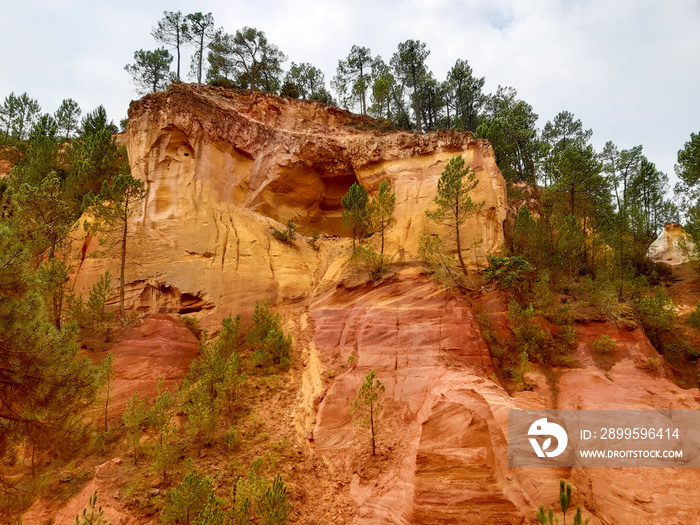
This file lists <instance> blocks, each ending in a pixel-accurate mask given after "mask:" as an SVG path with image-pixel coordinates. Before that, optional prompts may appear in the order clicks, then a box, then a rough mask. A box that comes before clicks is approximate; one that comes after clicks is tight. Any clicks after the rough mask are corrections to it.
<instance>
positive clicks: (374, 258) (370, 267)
mask: <svg viewBox="0 0 700 525" xmlns="http://www.w3.org/2000/svg"><path fill="white" fill-rule="evenodd" d="M353 258H354V259H355V260H356V261H358V262H359V264H360V265H361V266H362V268H363V269H364V270H365V271H366V272H367V273H368V274H369V278H370V279H371V280H372V281H376V280H378V279H379V278H380V277H381V276H382V273H383V272H384V259H383V258H382V256H381V254H380V253H378V252H376V251H374V249H373V248H372V247H371V246H369V245H358V246H357V248H356V249H355V253H354V254H353Z"/></svg>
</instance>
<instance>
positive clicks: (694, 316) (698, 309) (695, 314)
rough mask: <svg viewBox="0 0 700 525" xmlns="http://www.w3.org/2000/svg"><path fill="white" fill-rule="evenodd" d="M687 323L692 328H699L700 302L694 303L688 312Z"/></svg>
mask: <svg viewBox="0 0 700 525" xmlns="http://www.w3.org/2000/svg"><path fill="white" fill-rule="evenodd" d="M688 324H689V325H690V326H692V327H693V328H700V303H698V304H696V305H695V308H693V311H692V312H690V315H689V316H688Z"/></svg>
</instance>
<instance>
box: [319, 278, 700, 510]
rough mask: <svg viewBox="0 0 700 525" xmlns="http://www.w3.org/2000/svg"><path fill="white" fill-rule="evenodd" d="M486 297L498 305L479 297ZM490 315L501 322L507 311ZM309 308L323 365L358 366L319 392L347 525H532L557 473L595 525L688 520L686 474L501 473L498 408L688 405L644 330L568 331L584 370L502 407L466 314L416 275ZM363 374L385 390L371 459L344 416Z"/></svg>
mask: <svg viewBox="0 0 700 525" xmlns="http://www.w3.org/2000/svg"><path fill="white" fill-rule="evenodd" d="M489 300H490V301H491V304H492V305H494V304H498V302H499V301H494V300H493V299H492V298H485V299H484V300H483V301H489ZM483 301H482V302H481V303H480V306H483V305H484V302H483ZM500 302H501V303H502V304H503V305H504V308H505V304H506V303H505V301H500ZM492 309H493V310H494V311H493V312H492V315H494V316H496V317H497V316H499V315H501V316H503V317H505V315H506V312H505V310H503V311H502V312H500V313H499V312H498V311H497V309H494V308H492ZM310 312H311V317H312V319H313V322H314V333H315V344H316V346H317V348H318V350H319V352H320V354H321V359H322V361H323V362H324V364H325V366H326V367H328V368H333V367H334V366H335V367H336V369H337V364H338V363H341V362H342V363H345V362H346V361H347V358H348V356H350V355H354V356H355V359H356V360H355V364H354V365H352V366H348V367H347V371H346V372H344V373H342V374H341V375H340V376H338V378H337V379H335V380H334V381H333V383H332V385H331V386H330V388H329V389H328V391H327V393H326V395H325V397H324V398H323V402H322V403H321V405H320V407H319V411H318V416H317V420H316V426H315V428H314V441H315V443H316V445H317V447H318V448H319V450H320V451H321V452H322V453H323V454H324V455H326V456H327V457H328V459H329V460H330V461H331V462H332V464H333V465H334V466H335V467H336V468H337V469H339V470H340V471H343V472H346V473H347V474H348V475H350V476H352V483H351V485H350V489H349V491H348V496H349V497H350V498H352V500H353V502H354V504H355V505H357V512H356V517H355V519H354V521H353V523H356V524H378V523H396V524H408V523H415V524H418V523H420V524H444V523H467V524H482V523H489V524H496V523H500V524H513V523H533V522H534V521H533V517H534V509H535V508H536V506H538V505H539V504H546V505H549V506H554V507H555V508H557V507H558V502H557V499H556V498H557V495H558V479H559V478H560V477H565V478H567V479H570V480H572V482H573V483H574V484H575V486H576V487H577V492H576V496H575V499H576V500H575V502H574V504H581V505H582V507H583V508H584V515H586V516H594V517H593V519H592V520H591V523H593V524H598V523H616V524H618V523H621V524H634V523H652V522H653V523H668V524H671V523H674V524H675V523H686V522H689V521H687V520H689V519H690V521H692V519H691V516H692V515H693V512H694V510H693V509H694V504H693V503H692V501H691V500H690V499H689V498H688V497H687V495H684V494H682V492H681V491H679V490H678V487H679V485H680V484H682V483H683V482H681V481H679V480H680V479H682V480H685V481H684V482H685V483H692V480H693V479H694V476H695V475H696V474H695V472H694V469H680V471H679V469H675V470H674V469H613V468H611V469H601V468H597V469H583V468H576V469H546V468H542V469H539V468H530V469H527V468H517V469H515V468H508V466H507V430H508V428H507V426H508V424H507V421H508V410H518V409H530V410H534V409H545V408H547V409H551V408H558V409H562V410H565V409H568V410H574V409H600V410H614V409H617V410H619V409H638V410H640V409H641V410H659V409H678V410H686V409H693V408H695V407H696V406H697V405H698V402H700V398H699V397H698V392H697V390H696V389H692V390H682V389H680V388H678V387H677V386H675V385H674V384H673V383H672V382H670V381H669V380H668V379H666V378H665V372H664V369H663V358H660V357H659V356H658V353H657V352H656V351H655V350H654V348H653V347H651V345H650V344H649V341H648V340H647V339H646V337H645V336H644V333H643V331H642V330H641V329H640V328H635V329H633V330H629V329H627V328H619V329H616V328H614V327H611V325H610V324H608V323H602V322H593V323H589V324H587V325H582V326H579V327H577V331H578V333H579V334H578V335H579V341H580V343H579V346H578V349H577V350H576V352H575V353H574V355H573V356H572V357H574V359H576V360H577V361H578V362H579V363H580V367H577V368H571V369H565V370H562V371H561V375H560V378H559V380H558V389H559V391H558V394H557V398H556V399H555V398H554V397H553V395H552V392H551V391H550V389H549V387H548V386H547V384H546V381H545V380H544V376H541V375H540V374H539V373H538V372H533V377H535V376H536V377H538V378H539V379H538V380H537V381H536V382H537V383H538V387H537V388H536V390H535V391H534V392H521V393H517V394H515V396H513V397H511V396H509V395H508V394H507V393H506V392H505V391H504V390H503V388H502V387H501V386H500V385H499V384H498V383H496V382H494V380H492V379H491V378H490V372H491V370H492V368H491V360H490V356H489V353H488V350H487V349H486V348H485V347H484V343H483V340H482V338H481V335H480V331H479V327H478V325H477V324H476V322H475V319H474V315H473V313H472V309H471V308H470V307H469V306H468V305H467V304H466V303H465V301H464V300H463V299H462V298H459V297H455V296H451V295H450V294H448V293H446V292H444V291H442V290H440V289H439V288H438V287H436V285H434V284H433V283H432V282H430V281H429V280H427V279H425V278H424V277H420V276H416V275H411V274H410V272H408V273H404V274H401V275H400V276H398V277H395V278H393V279H392V280H390V281H388V282H385V283H382V284H381V285H378V286H370V285H367V286H363V287H360V288H356V289H352V290H347V289H344V288H342V287H339V288H338V289H336V290H334V291H332V292H328V293H326V294H325V295H323V296H321V297H319V299H317V300H316V301H314V302H313V303H312V304H311V307H310ZM603 333H605V334H607V335H609V336H610V337H612V338H614V339H616V340H617V349H616V350H615V353H614V360H613V362H612V363H611V365H610V366H611V368H610V369H609V370H607V371H606V370H603V369H600V368H598V366H597V365H596V363H595V362H594V359H593V357H592V355H591V352H590V344H591V342H592V341H593V340H595V339H597V338H599V337H600V335H602V334H603ZM649 358H655V359H657V360H658V365H657V366H656V368H648V367H646V366H644V364H645V363H647V362H648V359H649ZM370 370H375V371H376V373H377V376H378V378H379V379H380V380H381V381H382V382H383V383H384V384H385V386H386V393H385V403H384V404H385V417H386V419H384V420H381V421H382V424H383V425H384V426H383V427H381V428H380V431H379V435H378V436H379V437H378V442H379V459H377V460H374V463H373V460H371V459H370V447H369V437H368V434H367V431H366V430H365V429H362V430H361V431H359V432H358V429H357V428H355V427H353V425H352V423H351V421H352V415H351V409H350V402H351V401H352V400H353V399H354V397H355V395H356V393H357V390H358V388H359V385H360V383H361V382H362V380H363V378H364V376H365V375H366V374H367V372H369V371H370ZM363 456H364V458H363ZM368 464H369V466H368ZM642 478H643V479H644V481H643V482H642ZM633 479H634V480H635V481H632V480H633ZM620 509H624V511H621V510H620Z"/></svg>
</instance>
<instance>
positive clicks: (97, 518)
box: [75, 490, 110, 525]
mask: <svg viewBox="0 0 700 525" xmlns="http://www.w3.org/2000/svg"><path fill="white" fill-rule="evenodd" d="M88 502H89V503H88V505H89V506H88V507H87V508H84V509H83V512H82V514H78V515H77V516H76V517H75V525H109V524H110V521H109V520H108V519H107V518H105V517H104V511H103V510H102V507H97V490H95V492H94V493H93V494H92V496H90V499H89V500H88Z"/></svg>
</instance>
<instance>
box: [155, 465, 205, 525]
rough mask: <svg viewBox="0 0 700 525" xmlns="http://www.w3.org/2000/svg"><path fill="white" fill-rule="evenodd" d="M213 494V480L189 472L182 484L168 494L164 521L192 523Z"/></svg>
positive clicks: (164, 509) (164, 508)
mask: <svg viewBox="0 0 700 525" xmlns="http://www.w3.org/2000/svg"><path fill="white" fill-rule="evenodd" d="M191 468H192V464H191V463H190V469H191ZM213 494H214V486H213V483H212V481H211V479H209V478H208V477H206V476H204V475H202V474H200V473H198V472H192V471H190V472H188V473H187V474H185V479H183V480H182V483H180V484H179V485H178V486H177V487H175V488H174V489H172V490H171V491H170V492H168V496H167V499H166V502H165V506H164V507H163V514H162V520H163V521H164V522H165V523H186V524H190V523H192V521H193V520H194V519H195V518H196V517H197V515H198V514H199V513H200V512H201V511H202V509H203V508H204V507H205V506H206V504H207V502H208V501H209V500H210V499H211V497H212V495H213Z"/></svg>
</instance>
